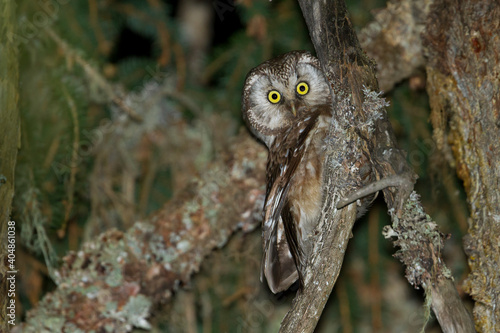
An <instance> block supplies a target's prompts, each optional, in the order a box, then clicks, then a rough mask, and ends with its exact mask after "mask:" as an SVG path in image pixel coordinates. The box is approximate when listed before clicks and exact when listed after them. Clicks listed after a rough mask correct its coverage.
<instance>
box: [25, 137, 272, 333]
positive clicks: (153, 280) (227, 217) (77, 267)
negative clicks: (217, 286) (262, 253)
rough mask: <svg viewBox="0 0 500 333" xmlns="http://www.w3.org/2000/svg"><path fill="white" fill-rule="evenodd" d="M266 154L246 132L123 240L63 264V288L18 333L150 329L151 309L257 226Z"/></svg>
mask: <svg viewBox="0 0 500 333" xmlns="http://www.w3.org/2000/svg"><path fill="white" fill-rule="evenodd" d="M265 156H266V152H265V149H264V147H263V146H261V145H259V144H257V143H256V142H255V141H254V140H253V139H252V138H251V137H250V136H249V135H248V134H247V133H246V132H245V133H243V134H241V135H239V136H238V137H237V138H236V139H235V140H234V144H233V145H232V146H231V149H230V150H229V152H227V154H226V155H223V156H220V157H219V158H218V159H217V161H216V162H214V163H213V164H212V165H210V166H209V167H208V171H207V172H206V173H205V174H204V175H203V177H202V178H200V179H197V180H195V181H193V183H192V184H191V186H188V188H187V189H186V190H184V191H183V192H182V193H179V194H178V195H177V196H176V197H175V199H173V200H172V201H170V202H169V203H168V204H167V205H166V206H165V207H164V208H163V209H161V210H160V211H158V212H157V213H156V214H155V215H153V216H151V217H150V218H149V219H147V220H146V221H142V222H137V223H136V224H135V225H134V226H133V227H132V228H131V229H129V230H128V231H127V232H124V233H123V232H120V231H116V230H114V231H108V232H106V233H104V234H102V235H101V236H100V237H99V238H98V239H96V240H94V241H92V242H89V243H86V244H85V245H84V247H83V248H82V250H81V251H79V252H78V253H71V254H69V255H68V256H66V257H65V258H64V264H63V267H62V268H61V270H60V281H61V283H60V285H59V287H58V288H57V289H56V290H55V291H54V292H52V293H49V294H47V295H46V296H45V297H44V298H43V300H42V301H41V302H40V303H39V305H38V307H37V308H36V309H34V310H31V311H30V312H29V313H28V316H27V320H26V322H25V323H24V324H23V325H22V326H21V327H16V329H18V330H19V331H22V332H41V331H44V330H47V331H50V332H74V331H76V330H80V331H85V332H88V331H91V330H93V331H96V332H100V331H113V332H129V331H131V330H132V329H133V328H134V327H139V328H146V329H147V328H149V327H150V325H149V323H148V317H149V316H150V314H151V311H152V309H154V308H155V306H157V305H159V304H160V303H164V302H165V301H167V300H168V299H169V298H170V297H171V296H172V293H173V292H174V291H175V290H177V289H178V288H179V287H180V286H181V285H183V284H186V283H187V282H188V281H189V280H190V278H191V275H192V274H193V273H194V272H196V271H197V270H198V269H199V267H200V264H201V262H202V261H203V259H204V258H205V256H207V255H208V254H209V253H211V251H213V250H214V249H215V248H218V247H221V246H223V245H224V244H225V243H226V242H227V240H228V238H229V237H230V236H231V234H232V233H233V232H234V231H235V230H237V229H243V230H251V229H253V228H255V227H256V226H257V225H258V224H259V223H260V216H261V211H262V204H263V194H264V175H265Z"/></svg>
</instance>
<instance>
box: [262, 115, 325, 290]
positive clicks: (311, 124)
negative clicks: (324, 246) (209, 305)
mask: <svg viewBox="0 0 500 333" xmlns="http://www.w3.org/2000/svg"><path fill="white" fill-rule="evenodd" d="M328 110H329V109H328ZM329 118H330V114H329V112H326V111H325V108H317V111H316V112H311V113H309V116H307V117H304V118H302V119H299V120H298V121H297V124H296V126H293V127H291V128H289V129H288V130H287V131H285V132H284V133H282V134H281V135H280V136H279V137H276V139H275V140H274V142H273V144H272V145H271V146H270V147H269V156H268V164H267V191H266V200H265V205H264V220H263V231H262V232H263V233H262V237H263V247H264V256H263V262H262V275H264V276H265V277H266V279H267V282H268V285H269V288H270V289H271V291H272V292H274V293H277V292H279V291H283V290H286V289H288V288H289V287H290V286H291V285H292V284H293V283H294V282H295V281H296V280H297V279H300V280H302V276H301V275H302V274H301V270H302V269H303V268H304V266H305V261H306V259H307V255H308V254H309V252H310V248H311V242H310V241H308V237H309V236H310V235H311V233H312V232H313V231H314V228H315V223H316V222H317V217H318V215H319V212H320V210H321V207H320V206H321V201H322V177H323V175H322V169H323V154H322V146H323V140H324V138H325V137H326V135H327V131H328V124H329ZM297 267H298V269H297ZM261 278H262V276H261Z"/></svg>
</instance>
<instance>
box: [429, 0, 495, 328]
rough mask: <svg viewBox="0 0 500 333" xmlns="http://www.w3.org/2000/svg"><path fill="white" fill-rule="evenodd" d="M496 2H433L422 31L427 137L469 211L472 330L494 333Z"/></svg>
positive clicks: (467, 284) (467, 247)
mask: <svg viewBox="0 0 500 333" xmlns="http://www.w3.org/2000/svg"><path fill="white" fill-rule="evenodd" d="M499 31H500V2H498V1H494V0H490V1H454V0H436V1H435V2H434V4H433V5H432V7H431V13H430V15H429V17H428V19H427V28H426V32H425V37H424V40H425V46H426V48H427V50H428V51H427V56H428V59H429V60H428V63H427V75H428V78H427V84H428V85H427V91H428V93H429V97H430V102H431V107H432V114H431V121H432V124H433V127H434V138H435V141H436V143H437V145H438V147H440V148H441V149H443V150H445V151H450V150H451V151H452V152H453V155H454V158H455V161H453V163H455V165H456V169H457V174H458V176H459V177H460V178H461V179H462V180H463V182H464V187H465V191H466V193H467V201H468V204H469V210H470V212H471V219H470V220H469V221H470V222H469V234H468V236H466V238H465V240H464V248H465V252H466V254H467V256H468V259H469V266H470V269H471V273H470V274H469V277H468V278H467V280H466V281H465V283H464V286H465V288H466V290H467V292H468V293H469V294H470V295H471V296H472V298H473V299H474V301H475V306H474V316H475V322H476V328H477V329H478V331H481V332H500V285H499V281H500V194H499V189H500V167H499V166H500V61H499V59H500V35H499V33H498V32H499Z"/></svg>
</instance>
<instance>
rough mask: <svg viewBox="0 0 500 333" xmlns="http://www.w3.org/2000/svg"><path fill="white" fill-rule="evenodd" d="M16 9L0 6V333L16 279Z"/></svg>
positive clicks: (9, 1)
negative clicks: (12, 243)
mask: <svg viewBox="0 0 500 333" xmlns="http://www.w3.org/2000/svg"><path fill="white" fill-rule="evenodd" d="M15 8H16V5H15V1H13V0H5V1H2V2H1V3H0V332H7V327H8V323H7V322H8V320H10V319H11V318H8V317H7V316H6V309H7V303H8V302H9V301H10V299H13V297H9V295H8V288H7V278H8V277H9V278H11V277H15V274H13V273H8V272H9V271H11V268H10V267H8V266H5V265H4V263H5V264H7V263H8V260H7V258H6V257H7V255H8V252H7V239H8V238H7V223H8V222H9V217H10V212H11V204H12V197H13V196H14V170H15V166H16V158H17V149H18V146H19V136H20V130H21V129H20V120H19V119H20V118H19V109H18V105H17V103H18V100H19V94H18V80H19V69H18V52H17V46H16V45H15V43H14V40H13V39H12V36H13V35H14V34H15V32H16V14H15V13H16V11H15ZM11 227H12V226H11ZM9 231H12V230H9ZM11 240H12V238H11ZM13 240H15V238H14V239H13ZM11 250H12V249H11ZM12 258H13V257H12V256H11V259H12ZM11 263H12V264H13V266H12V268H15V261H11V262H10V263H9V265H10V264H11ZM9 286H10V284H9Z"/></svg>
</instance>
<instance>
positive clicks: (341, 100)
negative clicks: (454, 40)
mask: <svg viewBox="0 0 500 333" xmlns="http://www.w3.org/2000/svg"><path fill="white" fill-rule="evenodd" d="M299 4H300V6H301V9H302V12H303V14H304V17H305V20H306V23H307V26H308V28H309V32H310V35H311V39H312V41H313V44H314V46H315V49H316V52H317V56H318V58H319V59H320V62H321V63H322V67H323V69H324V71H325V73H326V75H327V77H328V79H329V81H330V83H331V88H332V96H333V97H334V101H335V102H334V110H335V111H334V112H336V114H335V115H336V116H335V117H334V118H335V120H334V121H333V122H334V124H332V133H331V136H332V138H334V139H337V140H330V143H331V145H330V146H329V147H328V149H327V152H328V153H327V157H326V163H327V166H330V167H331V165H332V161H335V162H337V165H336V168H330V169H329V172H328V173H327V175H326V176H325V178H326V179H325V184H326V185H327V186H328V187H327V189H328V192H327V195H326V198H325V207H324V210H323V214H322V216H321V220H320V221H321V222H320V228H318V229H319V231H320V232H319V233H320V234H321V236H320V240H326V241H324V242H322V241H319V242H318V243H317V244H316V246H315V253H314V255H313V258H312V259H311V260H310V261H309V262H308V263H309V264H308V267H307V271H306V274H305V286H304V289H303V290H302V292H300V293H298V295H297V297H296V298H295V300H294V303H293V306H292V309H291V310H290V311H289V312H288V314H287V316H286V317H285V319H284V320H283V323H282V327H281V329H280V331H281V332H312V331H314V328H315V326H316V323H317V321H318V319H319V316H320V313H321V311H322V310H323V307H324V304H325V303H326V300H327V299H328V296H329V293H330V291H331V289H332V287H333V285H334V284H335V281H336V278H337V276H338V272H339V270H340V266H341V264H342V260H343V256H344V252H343V251H342V249H345V247H346V244H347V241H348V237H349V235H350V232H351V229H350V228H351V227H352V225H353V221H351V220H350V219H354V218H355V214H353V213H352V211H351V209H352V205H351V206H347V207H346V208H344V209H342V210H340V211H337V210H336V209H335V207H336V203H337V202H338V199H339V196H343V195H345V194H346V192H349V191H350V190H351V191H352V190H353V189H354V188H357V187H360V186H362V185H363V181H362V179H360V178H359V176H360V174H354V173H353V172H352V171H351V173H349V170H356V168H355V167H354V166H356V161H359V160H360V157H365V156H367V157H368V160H369V162H367V163H371V167H372V169H373V170H374V171H375V172H376V174H377V178H387V177H390V176H392V175H394V174H399V175H402V176H404V177H406V178H407V186H402V187H399V188H387V189H385V190H384V191H383V192H384V196H385V200H386V202H387V205H388V208H389V212H390V213H391V217H392V219H393V226H392V228H387V229H386V231H387V233H386V235H387V236H388V237H391V236H396V237H397V240H396V241H395V242H394V244H395V245H396V246H399V247H400V250H399V251H398V252H397V257H398V258H399V259H400V260H401V261H402V262H403V263H404V264H405V266H406V276H407V278H408V280H409V282H410V283H411V284H413V285H414V286H415V287H418V286H422V287H423V288H424V289H426V291H427V295H431V296H430V297H431V304H432V308H433V310H434V311H435V312H436V313H437V317H438V320H439V322H440V324H441V327H442V328H443V331H444V332H472V331H474V327H473V324H472V321H471V318H470V315H469V313H468V312H467V310H466V309H465V307H464V306H463V304H462V303H461V301H460V298H459V297H458V293H456V292H455V293H450V292H449V291H450V290H452V289H455V287H454V285H453V281H452V277H451V275H450V273H449V271H448V269H447V268H446V266H445V265H444V261H443V259H442V256H441V249H442V247H443V235H442V234H441V233H440V232H439V231H438V230H437V225H436V224H435V223H434V222H432V220H431V219H430V217H429V216H428V215H426V214H425V212H424V210H423V209H422V207H421V205H420V203H419V201H418V196H417V195H416V194H412V195H411V196H410V193H411V190H412V187H413V186H412V184H413V182H414V180H415V178H416V176H415V174H414V173H413V171H412V170H411V168H410V167H409V165H408V164H407V162H406V159H405V154H404V152H403V151H401V150H399V149H398V148H397V145H396V142H395V138H394V134H393V130H392V128H391V126H390V123H389V122H388V119H387V116H386V113H385V109H384V107H385V102H384V101H383V100H380V98H378V95H377V94H376V92H374V91H377V90H378V85H377V80H376V77H375V65H374V63H373V62H372V61H371V60H370V59H368V58H367V57H366V55H365V54H364V53H363V51H362V49H361V47H360V44H359V42H358V39H357V37H356V35H355V33H354V30H353V28H352V26H351V24H350V22H349V19H348V18H347V13H346V9H345V3H344V1H343V0H336V1H330V2H321V1H306V0H299ZM338 138H343V139H344V140H345V141H344V142H342V141H339V139H338ZM339 144H342V146H341V147H338V145H339ZM339 161H342V162H341V163H338V162H339ZM346 166H347V169H348V170H345V167H346ZM357 166H358V167H359V164H358V165H357ZM357 170H358V171H359V168H358V169H357ZM339 177H344V178H340V179H339ZM331 187H333V190H331V189H330V188H331ZM343 190H344V191H343ZM406 199H408V200H406ZM332 204H334V205H335V206H332ZM329 205H330V206H329ZM345 210H347V211H348V212H347V213H346V212H344V211H345ZM345 219H347V221H346V220H345ZM329 223H336V224H335V225H333V226H331V225H329ZM329 242H336V243H334V244H335V245H338V247H339V248H340V251H334V250H332V248H333V245H332V244H330V243H329ZM331 266H335V267H331ZM323 272H328V273H329V276H330V278H328V274H324V273H323ZM312 275H314V282H312V284H314V285H313V286H310V285H308V283H310V282H311V281H312V277H311V276H312ZM325 278H326V279H325ZM431 289H432V293H433V294H431ZM432 295H436V297H432ZM444 297H451V299H452V300H453V302H452V304H454V305H456V307H454V308H453V309H452V311H448V309H446V308H445V307H442V306H441V304H442V303H441V301H442V299H444ZM457 329H458V330H457Z"/></svg>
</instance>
